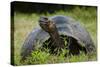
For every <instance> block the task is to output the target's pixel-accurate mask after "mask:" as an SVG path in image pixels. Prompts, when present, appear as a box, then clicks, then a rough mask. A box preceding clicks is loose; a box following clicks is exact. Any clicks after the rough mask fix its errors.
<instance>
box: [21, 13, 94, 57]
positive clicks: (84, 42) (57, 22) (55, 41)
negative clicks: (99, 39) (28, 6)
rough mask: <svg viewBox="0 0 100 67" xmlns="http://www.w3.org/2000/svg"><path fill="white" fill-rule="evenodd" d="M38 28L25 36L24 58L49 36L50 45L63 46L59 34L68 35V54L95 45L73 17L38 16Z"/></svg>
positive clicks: (90, 48) (86, 50)
mask: <svg viewBox="0 0 100 67" xmlns="http://www.w3.org/2000/svg"><path fill="white" fill-rule="evenodd" d="M39 25H40V27H39V28H36V29H34V30H33V31H32V32H31V33H30V34H29V35H28V37H27V38H26V40H25V42H24V44H23V46H22V49H21V56H22V59H25V58H26V57H27V56H28V55H30V54H31V52H32V51H34V50H36V49H39V48H40V47H42V46H43V43H44V42H45V41H46V40H48V39H49V38H51V41H52V43H51V44H52V46H54V47H56V48H58V50H59V49H61V48H64V47H65V46H64V42H63V40H62V39H61V38H60V35H65V36H67V37H68V49H69V54H72V55H77V54H79V53H80V50H81V51H83V52H85V53H86V54H87V53H91V52H93V51H95V46H94V43H93V41H92V38H91V37H90V35H89V33H88V31H87V30H86V29H85V28H84V27H83V26H81V25H80V23H79V22H77V21H75V20H74V19H72V18H70V17H67V16H62V15H56V16H52V17H45V16H43V17H40V19H39Z"/></svg>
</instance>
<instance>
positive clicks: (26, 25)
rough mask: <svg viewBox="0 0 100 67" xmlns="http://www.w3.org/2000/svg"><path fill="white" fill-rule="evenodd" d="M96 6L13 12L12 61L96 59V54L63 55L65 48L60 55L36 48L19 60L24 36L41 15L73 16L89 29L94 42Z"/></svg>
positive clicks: (43, 61)
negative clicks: (26, 12)
mask: <svg viewBox="0 0 100 67" xmlns="http://www.w3.org/2000/svg"><path fill="white" fill-rule="evenodd" d="M96 13H97V11H96V8H87V9H86V8H79V7H75V8H74V9H73V10H71V11H67V10H65V11H63V10H61V11H56V12H55V13H52V14H50V13H46V14H36V13H32V14H25V13H20V12H14V26H15V27H14V28H15V30H14V49H15V52H14V61H15V65H23V64H25V65H26V64H48V63H50V64H51V63H65V62H83V61H90V60H91V61H95V60H96V59H97V56H96V54H93V55H91V56H90V57H89V56H88V55H85V54H84V53H81V54H80V55H79V56H71V57H69V56H67V57H64V54H65V50H63V52H62V53H61V54H60V55H52V54H50V53H49V52H48V49H46V51H41V50H36V51H33V52H32V54H31V56H29V57H27V60H25V61H24V62H22V63H21V62H20V59H21V58H20V52H21V51H20V50H21V47H22V45H23V43H24V41H25V38H26V37H27V36H28V34H29V33H30V32H31V31H32V30H33V29H35V28H36V27H38V26H39V25H38V19H39V17H40V16H41V15H42V16H43V15H44V16H54V15H65V16H69V17H72V18H74V19H75V20H76V21H79V22H80V23H81V24H82V25H83V26H84V27H86V29H87V30H88V31H89V33H90V35H91V36H92V39H93V41H94V43H95V46H97V45H96V44H97V43H96V41H97V40H96V39H97V28H96V25H97V24H96V23H97V17H96Z"/></svg>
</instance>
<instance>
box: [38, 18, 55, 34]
mask: <svg viewBox="0 0 100 67" xmlns="http://www.w3.org/2000/svg"><path fill="white" fill-rule="evenodd" d="M39 24H40V27H41V28H42V29H43V30H45V31H46V32H52V31H54V30H55V28H56V26H55V24H54V22H53V21H52V20H50V19H49V18H48V17H45V16H42V17H40V19H39Z"/></svg>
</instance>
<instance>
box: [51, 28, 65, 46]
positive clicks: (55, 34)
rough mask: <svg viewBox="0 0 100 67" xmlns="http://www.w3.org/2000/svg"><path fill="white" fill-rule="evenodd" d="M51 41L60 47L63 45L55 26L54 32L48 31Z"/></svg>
mask: <svg viewBox="0 0 100 67" xmlns="http://www.w3.org/2000/svg"><path fill="white" fill-rule="evenodd" d="M49 35H50V37H51V39H52V41H53V43H54V44H55V46H57V47H62V46H63V45H64V42H63V41H62V40H61V38H60V34H59V33H58V30H57V28H55V30H54V32H52V33H49Z"/></svg>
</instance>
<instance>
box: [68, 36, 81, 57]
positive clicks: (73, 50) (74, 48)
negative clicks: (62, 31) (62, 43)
mask: <svg viewBox="0 0 100 67" xmlns="http://www.w3.org/2000/svg"><path fill="white" fill-rule="evenodd" d="M78 45H79V44H78V42H77V40H75V39H74V38H72V37H69V43H68V48H69V55H71V54H72V55H79V54H80V51H79V48H78Z"/></svg>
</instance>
